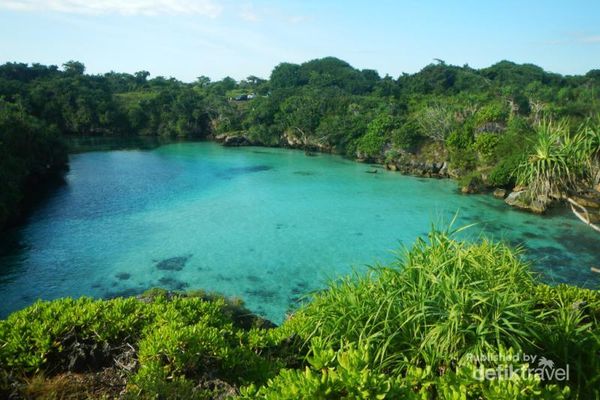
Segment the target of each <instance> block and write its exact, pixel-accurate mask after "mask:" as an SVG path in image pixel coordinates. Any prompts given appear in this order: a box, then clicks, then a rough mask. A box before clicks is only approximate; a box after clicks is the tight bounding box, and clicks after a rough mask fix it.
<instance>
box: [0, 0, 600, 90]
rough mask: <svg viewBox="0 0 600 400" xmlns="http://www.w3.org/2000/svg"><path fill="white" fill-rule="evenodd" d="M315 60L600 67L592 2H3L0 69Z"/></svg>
mask: <svg viewBox="0 0 600 400" xmlns="http://www.w3.org/2000/svg"><path fill="white" fill-rule="evenodd" d="M324 56H335V57H338V58H341V59H343V60H346V61H348V62H349V63H351V64H352V65H353V66H355V67H357V68H373V69H376V70H378V71H379V73H380V74H381V75H382V76H383V75H385V74H390V75H391V76H393V77H397V76H398V75H400V74H401V73H403V72H408V73H412V72H416V71H418V70H420V69H421V68H422V67H424V66H425V65H427V64H429V63H430V62H432V61H433V59H434V58H439V59H442V60H445V61H446V62H447V63H450V64H457V65H463V64H469V65H471V66H473V67H484V66H489V65H491V64H493V63H495V62H497V61H500V60H502V59H508V60H512V61H515V62H519V63H524V62H530V63H534V64H538V65H540V66H542V67H543V68H545V69H547V70H549V71H553V72H559V73H562V74H580V73H585V72H587V71H588V70H590V69H595V68H600V1H598V0H588V1H579V0H569V1H566V0H545V1H543V0H518V1H515V0H503V1H495V0H494V1H492V0H489V1H486V0H479V1H470V0H469V1H425V0H423V1H416V0H415V1H412V0H409V1H400V0H398V1H387V0H385V1H376V0H371V1H352V0H346V1H326V0H322V1H316V0H305V1H269V0H248V1H234V0H225V1H218V0H0V63H4V62H7V61H20V62H40V63H43V64H56V65H61V64H62V63H64V62H65V61H68V60H78V61H81V62H83V63H84V64H85V65H86V67H87V71H88V72H90V73H103V72H108V71H110V70H114V71H119V72H130V73H132V72H135V71H139V70H147V71H150V73H151V74H152V76H158V75H163V76H167V77H168V76H173V77H175V78H178V79H181V80H184V81H193V80H194V79H195V78H196V77H198V76H200V75H207V76H209V77H211V78H212V79H214V80H216V79H221V78H223V77H225V76H231V77H233V78H235V79H238V80H239V79H243V78H245V77H247V76H248V75H257V76H261V77H268V76H269V74H270V71H271V70H272V68H273V67H274V66H275V65H277V64H278V63H279V62H282V61H288V62H296V63H300V62H303V61H308V60H310V59H314V58H318V57H324Z"/></svg>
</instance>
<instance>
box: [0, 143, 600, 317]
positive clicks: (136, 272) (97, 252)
mask: <svg viewBox="0 0 600 400" xmlns="http://www.w3.org/2000/svg"><path fill="white" fill-rule="evenodd" d="M369 169H371V167H370V166H368V165H364V164H359V163H355V162H353V161H349V160H345V159H343V158H340V157H336V156H329V155H318V156H315V157H307V156H305V155H304V153H303V152H299V151H290V150H282V149H268V148H224V147H221V146H219V145H216V144H213V143H178V144H171V145H165V146H161V147H158V148H156V149H154V150H144V151H142V150H127V151H103V152H91V153H83V154H76V155H73V156H72V157H71V169H70V172H69V173H68V174H67V176H66V184H65V185H63V186H61V187H59V188H57V189H56V190H55V191H53V193H52V194H51V195H50V197H49V198H48V199H47V200H46V201H45V202H44V203H43V204H41V205H40V206H39V207H38V209H37V210H36V211H34V213H33V215H32V216H31V217H30V219H29V222H28V223H27V224H25V225H24V226H22V227H19V228H17V229H15V230H13V231H11V232H8V233H7V234H5V235H4V236H3V237H2V239H1V243H2V246H1V249H0V298H1V299H2V301H1V303H0V316H3V317H4V316H6V315H7V314H8V313H9V312H11V311H13V310H16V309H19V308H22V307H24V306H27V305H29V304H31V303H32V302H34V301H35V300H36V299H38V298H42V299H53V298H57V297H62V296H82V295H89V296H94V297H99V298H100V297H102V298H107V297H114V296H120V295H131V294H136V293H139V292H141V291H143V290H145V289H147V288H150V287H155V286H160V287H165V288H169V289H206V290H214V291H218V292H222V293H224V294H226V295H230V296H237V297H241V298H242V299H244V300H245V302H246V304H247V305H248V307H249V308H250V309H252V310H253V311H255V312H257V313H259V314H261V315H263V316H266V317H268V318H270V319H272V320H274V321H276V322H280V321H282V319H283V318H284V317H285V314H286V312H288V311H289V310H290V309H291V308H293V306H294V304H296V302H297V301H298V299H299V298H301V297H302V296H303V295H304V294H306V293H308V292H310V291H312V290H317V289H319V288H322V287H323V286H324V285H325V284H326V282H327V281H328V280H331V279H335V278H336V277H339V276H341V275H344V274H349V273H351V272H352V271H353V270H358V271H364V269H365V268H366V267H365V265H366V264H374V263H375V262H377V261H380V262H386V261H390V260H392V259H394V257H395V255H394V251H395V250H397V249H398V248H399V247H400V245H401V244H404V245H410V244H411V243H413V242H414V240H415V239H416V238H417V237H418V236H420V235H425V234H426V233H427V231H428V230H429V228H430V226H431V224H432V223H433V222H439V221H449V220H450V219H451V218H452V216H453V215H454V214H455V213H456V212H457V211H459V218H458V222H457V224H458V225H461V224H468V223H474V222H475V223H478V225H477V226H476V227H474V228H471V230H470V231H471V234H473V235H479V234H481V233H483V234H486V235H491V236H493V237H495V238H497V239H503V240H507V241H510V242H511V243H514V244H518V243H524V245H525V246H526V249H527V256H528V257H529V258H531V259H532V260H534V262H535V264H534V265H535V268H536V270H537V271H540V272H541V273H542V274H543V275H542V276H543V279H544V280H546V281H548V282H552V283H557V282H570V283H576V284H578V285H582V286H587V287H598V284H599V283H600V275H599V274H594V273H592V272H590V267H591V266H600V254H599V251H598V250H599V249H600V238H599V237H598V236H597V235H595V234H594V233H593V231H592V230H591V229H589V228H586V227H585V226H584V225H583V224H581V223H579V222H578V221H577V220H575V218H574V217H572V216H571V215H570V214H569V213H565V212H555V213H554V214H553V215H550V216H547V217H539V216H534V215H529V214H526V213H523V212H519V211H516V210H513V209H511V208H509V207H507V206H505V205H504V204H503V203H502V202H501V201H500V200H497V199H494V198H492V197H491V196H486V195H471V196H465V195H460V194H459V193H457V190H456V183H455V182H452V181H449V180H434V179H418V178H414V177H407V176H402V175H401V174H399V173H393V172H387V171H384V170H382V169H380V170H378V173H377V174H369V173H366V171H367V170H369Z"/></svg>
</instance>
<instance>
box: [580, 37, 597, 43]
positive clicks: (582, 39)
mask: <svg viewBox="0 0 600 400" xmlns="http://www.w3.org/2000/svg"><path fill="white" fill-rule="evenodd" d="M579 41H580V42H582V43H600V35H593V36H583V37H580V38H579Z"/></svg>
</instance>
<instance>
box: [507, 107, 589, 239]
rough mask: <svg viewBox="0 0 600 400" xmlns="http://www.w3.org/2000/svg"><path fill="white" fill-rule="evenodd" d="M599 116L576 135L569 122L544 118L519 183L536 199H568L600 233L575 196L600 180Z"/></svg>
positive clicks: (520, 167) (576, 213)
mask: <svg viewBox="0 0 600 400" xmlns="http://www.w3.org/2000/svg"><path fill="white" fill-rule="evenodd" d="M598 122H599V119H598V118H597V119H596V120H595V121H591V120H589V121H586V122H585V123H584V124H582V125H581V126H580V127H579V128H578V129H577V131H576V132H575V133H574V134H571V133H570V131H569V126H568V123H567V121H565V120H562V121H560V122H552V121H542V122H541V123H540V124H539V125H538V127H537V137H536V141H535V143H534V146H533V150H532V152H531V154H529V157H527V159H526V160H525V161H524V162H523V163H522V164H521V165H519V167H518V170H517V182H518V183H519V184H521V185H525V186H527V187H528V190H529V191H530V193H531V195H532V196H533V197H534V198H541V199H545V200H546V201H551V200H553V199H558V200H562V199H564V200H566V201H567V202H568V203H569V205H570V206H571V211H573V213H574V214H575V215H576V216H577V217H578V218H579V219H580V220H581V221H583V222H584V223H586V224H587V225H589V226H590V227H591V228H593V229H595V230H597V231H598V232H600V227H598V226H597V225H595V224H593V223H592V222H591V220H590V217H589V213H588V211H587V209H586V208H585V206H583V205H581V204H579V202H578V201H577V200H576V199H574V198H573V196H575V195H578V194H581V193H583V192H586V191H590V190H593V189H594V187H595V185H597V183H598V180H599V179H600V168H599V166H600V130H599V129H600V128H599V127H600V124H599V123H598Z"/></svg>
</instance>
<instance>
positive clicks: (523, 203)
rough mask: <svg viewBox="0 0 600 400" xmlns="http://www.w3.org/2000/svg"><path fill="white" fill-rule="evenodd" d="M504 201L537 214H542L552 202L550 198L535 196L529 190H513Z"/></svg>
mask: <svg viewBox="0 0 600 400" xmlns="http://www.w3.org/2000/svg"><path fill="white" fill-rule="evenodd" d="M504 202H505V203H506V204H508V205H509V206H513V207H517V208H520V209H523V210H527V211H530V212H533V213H536V214H542V213H544V212H545V211H546V209H547V208H548V205H549V204H550V201H549V199H547V198H543V197H534V196H533V195H532V194H531V193H530V192H529V191H528V190H519V191H514V192H511V193H510V194H509V195H508V196H507V197H506V199H504Z"/></svg>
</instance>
